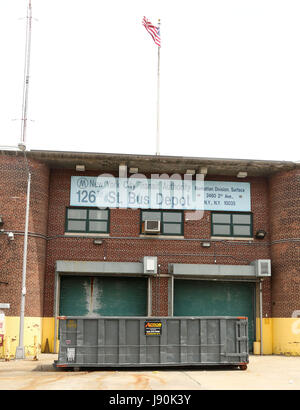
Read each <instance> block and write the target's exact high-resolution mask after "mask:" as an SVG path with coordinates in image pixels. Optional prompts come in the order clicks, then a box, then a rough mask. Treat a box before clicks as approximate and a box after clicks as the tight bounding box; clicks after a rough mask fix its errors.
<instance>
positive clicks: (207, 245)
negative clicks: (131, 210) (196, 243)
mask: <svg viewBox="0 0 300 410" xmlns="http://www.w3.org/2000/svg"><path fill="white" fill-rule="evenodd" d="M201 246H202V248H210V242H202V243H201Z"/></svg>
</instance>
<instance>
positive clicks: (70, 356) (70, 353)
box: [67, 347, 75, 362]
mask: <svg viewBox="0 0 300 410" xmlns="http://www.w3.org/2000/svg"><path fill="white" fill-rule="evenodd" d="M67 361H68V362H75V347H68V348H67Z"/></svg>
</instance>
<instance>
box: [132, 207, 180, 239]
mask: <svg viewBox="0 0 300 410" xmlns="http://www.w3.org/2000/svg"><path fill="white" fill-rule="evenodd" d="M143 212H159V213H160V226H161V231H160V233H159V234H158V235H163V236H184V211H182V210H181V209H141V210H140V235H150V234H146V233H145V232H143V229H142V228H143V222H144V221H143ZM164 212H166V213H171V212H172V213H174V212H176V213H180V214H181V222H164V221H163V213H164ZM164 224H168V225H179V224H180V233H165V232H164ZM154 235H155V234H154Z"/></svg>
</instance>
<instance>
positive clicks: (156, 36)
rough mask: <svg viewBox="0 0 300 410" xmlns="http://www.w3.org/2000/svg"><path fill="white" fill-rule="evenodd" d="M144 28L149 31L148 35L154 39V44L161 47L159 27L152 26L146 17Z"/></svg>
mask: <svg viewBox="0 0 300 410" xmlns="http://www.w3.org/2000/svg"><path fill="white" fill-rule="evenodd" d="M143 26H144V27H145V29H146V30H147V31H148V33H149V34H150V35H151V37H152V38H153V41H154V43H155V44H156V45H157V46H158V47H160V29H159V26H158V27H156V26H153V24H151V23H150V21H149V20H147V19H146V17H145V16H144V18H143Z"/></svg>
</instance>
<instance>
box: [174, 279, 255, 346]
mask: <svg viewBox="0 0 300 410" xmlns="http://www.w3.org/2000/svg"><path fill="white" fill-rule="evenodd" d="M254 307H255V284H254V283H251V282H217V281H204V280H186V279H176V280H174V316H247V317H248V326H249V329H248V330H249V350H252V346H253V341H254V338H255V328H254V318H255V315H254Z"/></svg>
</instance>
